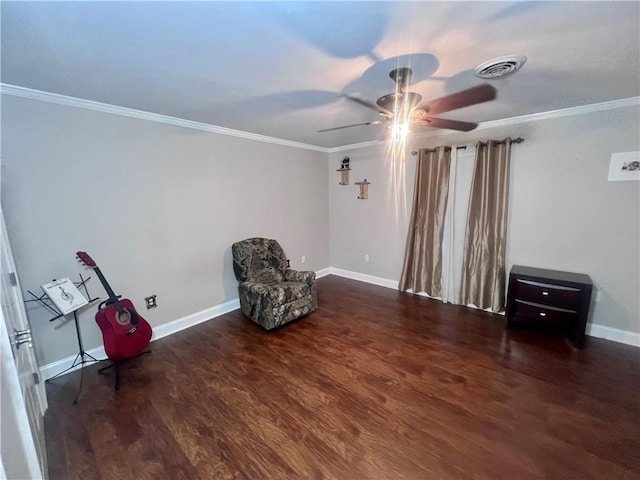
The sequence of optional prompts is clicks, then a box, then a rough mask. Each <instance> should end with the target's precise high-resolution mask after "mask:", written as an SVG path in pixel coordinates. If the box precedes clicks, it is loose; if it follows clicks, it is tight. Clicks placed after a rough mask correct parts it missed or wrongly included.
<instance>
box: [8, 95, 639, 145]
mask: <svg viewBox="0 0 640 480" xmlns="http://www.w3.org/2000/svg"><path fill="white" fill-rule="evenodd" d="M0 94H4V95H11V96H14V97H22V98H29V99H32V100H40V101H43V102H50V103H57V104H59V105H66V106H70V107H77V108H84V109H87V110H94V111H96V112H103V113H111V114H113V115H121V116H124V117H131V118H137V119H141V120H148V121H151V122H157V123H165V124H168V125H175V126H178V127H184V128H191V129H195V130H202V131H205V132H211V133H217V134H220V135H228V136H232V137H239V138H244V139H247V140H254V141H257V142H263V143H271V144H275V145H283V146H287V147H293V148H301V149H303V150H313V151H315V152H322V153H328V154H331V153H335V152H344V151H346V150H357V149H361V148H368V147H376V146H379V145H383V144H384V143H386V140H371V141H368V142H362V143H354V144H351V145H342V146H340V147H331V148H326V147H320V146H318V145H311V144H307V143H300V142H294V141H291V140H285V139H283V138H276V137H269V136H266V135H259V134H257V133H250V132H245V131H242V130H234V129H232V128H226V127H218V126H216V125H211V124H208V123H202V122H194V121H192V120H185V119H183V118H177V117H170V116H168V115H160V114H158V113H151V112H145V111H142V110H135V109H133V108H126V107H118V106H116V105H110V104H108V103H101V102H94V101H93V100H84V99H81V98H75V97H69V96H67V95H60V94H57V93H49V92H43V91H40V90H33V89H31V88H25V87H18V86H16V85H9V84H6V83H0ZM638 105H640V96H639V97H629V98H622V99H619V100H611V101H608V102H600V103H592V104H589V105H581V106H579V107H570V108H563V109H560V110H550V111H548V112H540V113H531V114H528V115H521V116H518V117H510V118H503V119H500V120H492V121H488V122H482V123H480V124H479V125H478V127H477V128H476V130H487V129H491V128H498V127H507V126H511V125H518V124H521V123H529V122H536V121H539V120H550V119H553V118H562V117H569V116H573V115H584V114H586V113H593V112H601V111H604V110H615V109H617V108H624V107H632V106H638ZM458 133H460V132H457V131H452V130H431V131H427V132H424V133H414V134H413V137H414V138H431V137H440V136H443V135H453V134H458Z"/></svg>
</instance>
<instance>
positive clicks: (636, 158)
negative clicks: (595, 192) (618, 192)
mask: <svg viewBox="0 0 640 480" xmlns="http://www.w3.org/2000/svg"><path fill="white" fill-rule="evenodd" d="M624 180H636V181H640V152H621V153H612V154H611V161H610V162H609V181H610V182H620V181H624Z"/></svg>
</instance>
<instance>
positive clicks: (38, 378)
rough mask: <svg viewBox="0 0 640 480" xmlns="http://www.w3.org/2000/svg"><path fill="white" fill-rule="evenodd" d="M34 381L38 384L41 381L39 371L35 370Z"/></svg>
mask: <svg viewBox="0 0 640 480" xmlns="http://www.w3.org/2000/svg"><path fill="white" fill-rule="evenodd" d="M33 383H35V384H36V385H38V384H39V383H40V375H38V372H33Z"/></svg>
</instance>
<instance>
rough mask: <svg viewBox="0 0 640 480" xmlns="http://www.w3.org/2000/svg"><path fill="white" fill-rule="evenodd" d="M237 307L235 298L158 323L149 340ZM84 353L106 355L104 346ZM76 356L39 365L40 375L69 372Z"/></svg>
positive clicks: (100, 356) (48, 375)
mask: <svg viewBox="0 0 640 480" xmlns="http://www.w3.org/2000/svg"><path fill="white" fill-rule="evenodd" d="M238 308H240V301H239V300H238V299H237V298H236V299H235V300H230V301H228V302H225V303H221V304H220V305H216V306H215V307H211V308H207V309H205V310H201V311H199V312H196V313H192V314H191V315H187V316H186V317H182V318H178V319H177V320H173V321H171V322H169V323H165V324H163V325H160V326H159V327H154V328H153V336H152V337H151V341H152V342H153V341H155V340H159V339H161V338H163V337H167V336H169V335H173V334H174V333H178V332H179V331H181V330H184V329H186V328H189V327H193V326H194V325H197V324H199V323H202V322H206V321H207V320H211V319H212V318H215V317H219V316H220V315H224V314H225V313H229V312H232V311H234V310H237V309H238ZM86 353H88V354H89V355H91V356H92V357H95V358H97V359H103V358H106V356H107V354H106V352H105V351H104V347H102V346H100V347H96V348H92V349H91V350H87V352H86ZM76 358H77V355H71V356H69V357H66V358H63V359H62V360H57V361H55V362H52V363H48V364H46V365H44V366H42V367H40V376H41V377H42V378H43V379H44V380H48V379H49V378H51V377H54V376H56V375H58V374H59V373H60V372H64V371H65V370H66V369H69V371H68V372H65V374H66V373H71V372H73V371H74V370H77V369H79V368H80V365H76V366H75V367H73V368H70V367H71V366H72V365H73V362H74V360H75V359H76Z"/></svg>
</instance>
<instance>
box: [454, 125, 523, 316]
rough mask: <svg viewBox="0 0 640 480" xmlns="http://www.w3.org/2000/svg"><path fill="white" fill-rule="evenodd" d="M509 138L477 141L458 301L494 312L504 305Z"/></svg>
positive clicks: (502, 308) (501, 308)
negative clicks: (460, 296) (460, 292)
mask: <svg viewBox="0 0 640 480" xmlns="http://www.w3.org/2000/svg"><path fill="white" fill-rule="evenodd" d="M510 156H511V139H509V138H507V139H505V140H503V141H497V140H490V141H488V142H486V143H483V142H479V143H478V144H477V146H476V163H475V171H474V174H473V184H472V186H471V196H470V198H469V213H468V220H467V233H466V236H465V248H464V261H463V267H462V268H463V270H462V298H461V300H462V304H463V305H469V304H472V305H475V306H476V307H478V308H482V309H491V310H492V311H494V312H500V311H502V310H504V306H505V250H506V243H507V242H506V237H507V204H508V197H509V159H510Z"/></svg>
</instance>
